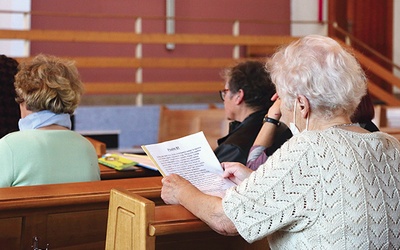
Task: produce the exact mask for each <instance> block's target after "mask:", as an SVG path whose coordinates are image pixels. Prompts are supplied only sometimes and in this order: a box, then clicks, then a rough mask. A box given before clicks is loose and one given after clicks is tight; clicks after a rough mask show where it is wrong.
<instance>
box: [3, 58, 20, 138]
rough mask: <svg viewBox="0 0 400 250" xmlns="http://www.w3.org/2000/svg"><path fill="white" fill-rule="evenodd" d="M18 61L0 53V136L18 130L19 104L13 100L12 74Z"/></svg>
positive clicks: (15, 70) (14, 95)
mask: <svg viewBox="0 0 400 250" xmlns="http://www.w3.org/2000/svg"><path fill="white" fill-rule="evenodd" d="M17 71H18V62H17V61H16V60H15V59H13V58H10V57H7V56H6V55H0V138H1V137H3V136H5V135H6V134H8V133H10V132H14V131H18V120H19V119H20V117H21V113H20V110H19V105H18V104H17V103H16V102H15V97H16V94H15V88H14V76H15V74H16V73H17Z"/></svg>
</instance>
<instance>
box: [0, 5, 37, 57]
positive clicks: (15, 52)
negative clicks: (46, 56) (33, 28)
mask: <svg viewBox="0 0 400 250" xmlns="http://www.w3.org/2000/svg"><path fill="white" fill-rule="evenodd" d="M30 9H31V1H30V0H0V10H12V11H30ZM29 27H30V17H29V16H24V15H23V14H8V13H0V29H29ZM0 54H5V55H7V56H10V57H24V56H28V55H29V42H26V41H24V40H11V39H9V40H1V41H0Z"/></svg>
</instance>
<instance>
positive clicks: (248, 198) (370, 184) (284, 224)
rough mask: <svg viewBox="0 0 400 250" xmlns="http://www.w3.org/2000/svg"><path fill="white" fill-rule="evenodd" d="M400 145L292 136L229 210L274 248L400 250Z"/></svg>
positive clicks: (325, 135)
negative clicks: (266, 239) (266, 238)
mask: <svg viewBox="0 0 400 250" xmlns="http://www.w3.org/2000/svg"><path fill="white" fill-rule="evenodd" d="M399 169H400V143H399V141H397V140H396V139H395V138H393V137H391V136H389V135H387V134H385V133H381V132H375V133H365V134H363V133H355V132H350V131H347V130H342V129H340V128H331V129H328V130H324V131H307V132H303V133H301V134H299V135H297V136H294V137H293V138H291V139H290V140H289V141H288V142H286V143H285V144H284V145H283V146H282V147H281V148H280V149H279V150H278V151H276V152H275V153H274V155H273V156H271V157H270V158H269V159H268V160H267V162H266V163H265V164H264V165H262V166H260V168H259V169H258V170H257V171H255V172H254V173H252V174H251V176H250V177H249V178H248V179H247V180H245V181H244V182H243V183H241V185H239V186H237V187H235V188H232V189H230V190H228V191H227V194H226V196H225V197H224V199H223V208H224V211H225V213H226V214H227V216H228V217H229V218H230V219H231V220H232V222H233V223H234V224H235V226H236V228H237V230H238V231H239V233H240V234H241V235H242V237H243V238H245V239H246V240H247V241H249V242H253V241H256V240H259V239H261V238H264V237H266V236H268V241H269V244H270V247H271V249H341V250H342V249H351V250H354V249H400V203H399V202H400V194H399V193H400V191H399V190H400V173H399V171H400V170H399Z"/></svg>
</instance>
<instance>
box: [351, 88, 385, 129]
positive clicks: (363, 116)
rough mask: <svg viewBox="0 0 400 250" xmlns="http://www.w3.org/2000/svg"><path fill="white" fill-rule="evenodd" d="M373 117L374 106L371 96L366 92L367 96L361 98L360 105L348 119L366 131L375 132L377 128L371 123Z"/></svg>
mask: <svg viewBox="0 0 400 250" xmlns="http://www.w3.org/2000/svg"><path fill="white" fill-rule="evenodd" d="M374 116H375V109H374V104H373V103H372V100H371V96H370V95H369V93H368V92H367V94H366V95H365V96H363V97H362V98H361V102H360V104H358V107H357V109H356V111H355V112H354V114H353V115H352V116H351V117H350V119H351V122H355V123H359V124H360V127H362V128H365V129H366V130H368V131H371V132H375V131H379V128H378V127H377V126H376V125H375V124H374V123H373V122H372V119H374Z"/></svg>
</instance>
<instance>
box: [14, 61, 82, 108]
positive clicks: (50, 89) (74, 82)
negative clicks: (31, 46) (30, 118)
mask: <svg viewBox="0 0 400 250" xmlns="http://www.w3.org/2000/svg"><path fill="white" fill-rule="evenodd" d="M14 86H15V90H16V93H17V98H16V101H17V102H18V103H22V102H25V103H26V107H27V109H28V110H30V111H33V112H38V111H41V110H49V111H52V112H54V113H56V114H61V113H67V114H73V113H74V111H75V109H76V108H77V107H78V104H79V102H80V100H81V95H82V94H83V84H82V82H81V80H80V76H79V73H78V70H77V68H76V67H75V64H74V62H73V61H70V60H65V59H61V58H58V57H55V56H50V55H43V54H40V55H38V56H36V57H35V58H34V59H33V60H32V61H30V62H23V63H21V64H20V66H19V72H18V73H17V74H16V76H15V83H14Z"/></svg>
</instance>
